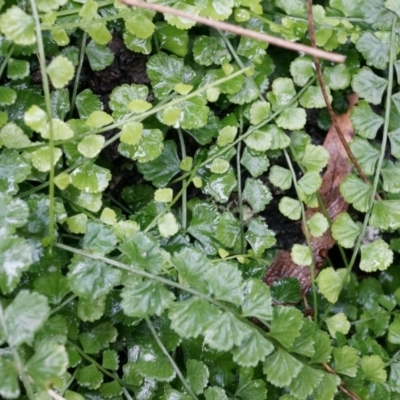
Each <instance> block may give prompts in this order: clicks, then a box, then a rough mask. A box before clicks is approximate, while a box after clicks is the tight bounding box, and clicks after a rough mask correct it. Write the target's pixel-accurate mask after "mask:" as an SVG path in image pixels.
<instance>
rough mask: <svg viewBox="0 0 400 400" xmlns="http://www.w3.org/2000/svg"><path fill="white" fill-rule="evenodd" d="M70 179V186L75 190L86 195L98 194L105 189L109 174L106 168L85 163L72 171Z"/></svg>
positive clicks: (109, 177)
mask: <svg viewBox="0 0 400 400" xmlns="http://www.w3.org/2000/svg"><path fill="white" fill-rule="evenodd" d="M70 177H71V183H72V185H73V186H75V187H76V188H77V189H79V190H82V191H83V192H86V193H99V192H103V191H104V190H105V189H106V188H107V186H108V183H109V181H110V179H111V173H110V171H109V170H108V169H106V168H103V167H100V166H98V165H96V164H93V163H92V162H87V163H84V164H83V165H81V166H80V167H78V168H76V169H75V170H74V171H72V172H71V174H70Z"/></svg>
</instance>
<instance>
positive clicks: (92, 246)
mask: <svg viewBox="0 0 400 400" xmlns="http://www.w3.org/2000/svg"><path fill="white" fill-rule="evenodd" d="M116 244H117V238H116V236H115V234H114V230H113V229H112V228H111V227H109V226H106V225H104V224H102V223H101V222H100V221H90V222H89V223H88V224H87V225H86V233H85V236H84V237H83V240H82V248H83V249H84V250H87V251H89V252H90V253H98V254H102V255H104V254H108V253H110V252H111V251H112V250H114V248H115V245H116Z"/></svg>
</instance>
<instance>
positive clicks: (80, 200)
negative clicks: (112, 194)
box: [63, 185, 102, 212]
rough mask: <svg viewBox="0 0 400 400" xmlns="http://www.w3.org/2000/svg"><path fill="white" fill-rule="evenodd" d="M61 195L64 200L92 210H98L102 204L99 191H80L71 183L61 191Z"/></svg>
mask: <svg viewBox="0 0 400 400" xmlns="http://www.w3.org/2000/svg"><path fill="white" fill-rule="evenodd" d="M63 196H64V197H65V199H66V200H68V201H71V202H72V203H74V204H76V205H78V206H80V207H83V208H86V209H87V210H89V211H93V212H97V211H99V210H100V208H101V205H102V203H101V198H102V194H101V193H87V192H82V191H80V190H78V189H76V188H74V187H72V186H71V185H70V186H68V187H67V188H66V189H65V190H64V191H63Z"/></svg>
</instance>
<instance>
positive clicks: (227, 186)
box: [204, 167, 237, 203]
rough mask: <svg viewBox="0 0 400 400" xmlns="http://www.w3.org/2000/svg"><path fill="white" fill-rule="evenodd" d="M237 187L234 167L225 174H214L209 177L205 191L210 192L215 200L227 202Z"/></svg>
mask: <svg viewBox="0 0 400 400" xmlns="http://www.w3.org/2000/svg"><path fill="white" fill-rule="evenodd" d="M236 187H237V180H236V176H235V173H234V170H233V168H232V167H229V169H228V171H226V172H225V173H223V174H212V175H211V176H210V178H209V179H208V182H207V186H206V187H205V189H204V191H205V192H207V193H209V194H210V195H211V196H213V197H214V198H215V200H217V201H219V202H221V203H225V202H226V201H228V200H229V197H230V195H231V194H232V192H233V191H234V190H235V189H236Z"/></svg>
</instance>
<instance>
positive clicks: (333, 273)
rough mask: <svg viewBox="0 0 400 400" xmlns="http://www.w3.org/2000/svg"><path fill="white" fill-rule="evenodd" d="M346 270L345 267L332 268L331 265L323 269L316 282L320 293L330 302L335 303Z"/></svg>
mask: <svg viewBox="0 0 400 400" xmlns="http://www.w3.org/2000/svg"><path fill="white" fill-rule="evenodd" d="M346 275H347V272H346V270H345V269H342V268H341V269H338V270H334V269H333V268H332V267H329V268H325V269H323V270H322V271H321V272H320V274H319V275H318V278H317V282H318V287H319V290H320V292H321V294H322V295H323V296H324V297H325V298H326V299H327V300H328V301H329V302H330V303H333V304H334V303H336V302H337V300H338V298H339V294H340V292H341V290H342V288H343V286H344V284H345V278H346Z"/></svg>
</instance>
